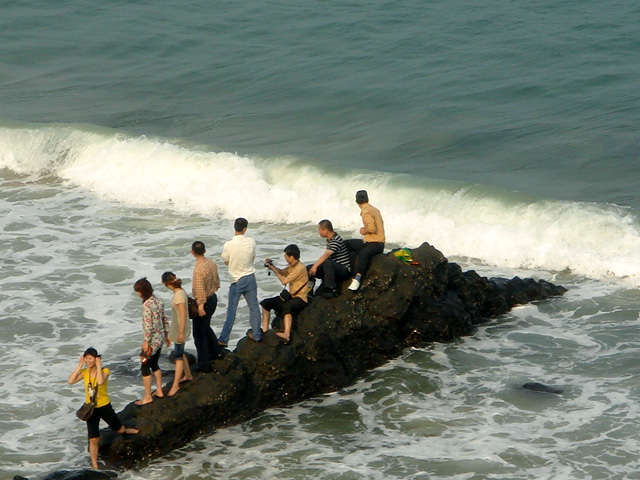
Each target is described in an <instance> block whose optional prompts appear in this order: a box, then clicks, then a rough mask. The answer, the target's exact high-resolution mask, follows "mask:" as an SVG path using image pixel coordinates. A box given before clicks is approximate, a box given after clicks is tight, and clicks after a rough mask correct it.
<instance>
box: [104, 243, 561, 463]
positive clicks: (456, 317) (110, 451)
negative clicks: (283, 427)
mask: <svg viewBox="0 0 640 480" xmlns="http://www.w3.org/2000/svg"><path fill="white" fill-rule="evenodd" d="M411 252H412V255H413V259H414V260H415V261H416V262H418V263H419V264H418V265H409V264H406V263H404V262H403V261H401V260H399V259H397V258H396V257H395V256H393V255H392V254H388V255H378V256H376V257H375V258H374V259H373V261H372V264H371V267H370V269H369V272H368V273H367V276H366V278H365V280H364V283H363V285H362V287H361V288H360V290H359V291H358V292H357V293H355V294H354V293H353V292H350V291H348V290H347V289H346V285H343V288H342V292H341V295H339V296H338V297H336V298H333V299H330V300H327V299H324V298H316V299H314V300H313V301H312V302H311V304H310V305H309V306H308V307H307V308H306V309H305V310H304V311H303V312H302V314H301V315H300V316H299V317H298V318H297V320H296V321H295V322H294V328H293V332H292V336H291V342H290V343H289V344H285V343H283V342H282V341H281V339H280V338H279V337H277V336H276V335H275V333H274V332H273V331H269V332H267V333H266V334H265V335H264V336H263V340H262V341H261V342H259V343H256V342H253V341H252V340H250V339H248V338H244V339H242V340H241V341H240V342H239V343H238V346H237V348H236V350H235V351H234V352H229V353H228V354H227V355H226V357H225V358H224V359H221V360H218V361H216V362H215V363H214V372H213V373H207V374H202V373H201V374H198V375H197V376H196V377H195V378H194V380H193V381H191V382H188V383H186V384H184V387H183V389H182V390H181V391H180V392H179V393H178V394H177V395H176V396H174V397H172V398H168V397H165V398H164V399H158V400H156V401H154V402H153V403H152V404H149V405H145V406H142V407H138V406H136V405H134V404H133V403H132V404H130V405H129V406H127V407H126V408H125V409H124V410H123V411H122V412H120V414H119V415H120V417H121V419H122V420H123V422H124V423H125V424H127V425H131V426H133V425H135V426H137V428H139V429H140V433H139V434H138V435H131V436H120V435H116V434H114V433H113V432H111V431H110V430H107V429H104V430H103V431H102V439H101V456H102V458H103V459H108V460H110V461H111V462H113V463H114V464H115V465H118V466H120V467H122V466H126V464H128V463H134V462H136V461H138V460H139V459H142V458H146V457H155V456H159V455H161V454H163V453H166V452H168V451H170V450H173V449H175V448H178V447H181V446H183V445H185V444H186V443H188V442H190V441H191V440H193V439H195V438H197V437H198V436H199V435H202V434H204V433H209V432H211V431H212V430H214V429H216V428H221V427H225V426H229V425H232V424H236V423H239V422H242V421H243V420H246V419H248V418H250V417H252V416H254V415H256V414H257V413H259V412H260V411H262V410H264V409H266V408H270V407H275V406H284V405H289V404H292V403H295V402H298V401H300V400H302V399H305V398H308V397H310V396H313V395H319V394H322V393H325V392H331V391H335V390H337V389H340V388H343V387H345V386H347V385H350V384H352V383H353V382H354V381H355V380H356V379H358V378H360V377H361V376H362V375H363V374H364V373H365V372H366V371H367V370H369V369H371V368H375V367H378V366H380V365H382V364H383V363H385V362H386V361H388V360H389V359H391V358H394V357H397V356H398V355H400V354H401V352H402V351H403V349H405V348H407V347H420V346H424V345H426V344H428V343H430V342H436V341H437V342H446V341H450V340H453V339H455V338H457V337H460V336H462V335H468V334H470V333H472V332H473V330H474V328H475V326H476V325H478V324H480V323H482V322H483V321H485V320H486V319H487V318H489V317H492V316H496V315H500V314H503V313H506V312H508V311H509V310H510V309H511V308H512V307H514V306H515V305H518V304H523V303H527V302H531V301H535V300H543V299H546V298H549V297H551V296H555V295H562V294H563V293H564V292H565V291H566V290H565V289H564V288H563V287H560V286H556V285H553V284H551V283H549V282H546V281H544V280H539V281H536V280H532V279H520V278H518V277H516V278H513V279H511V280H507V279H487V278H484V277H481V276H479V275H478V274H477V273H476V272H474V271H468V272H463V271H462V270H461V268H460V267H459V266H458V265H457V264H455V263H449V262H448V261H447V259H446V258H445V257H444V256H443V255H442V253H440V252H439V251H438V250H436V249H435V248H433V247H432V246H431V245H429V244H426V243H425V244H423V245H422V246H420V247H419V248H417V249H413V250H411ZM123 462H124V464H123Z"/></svg>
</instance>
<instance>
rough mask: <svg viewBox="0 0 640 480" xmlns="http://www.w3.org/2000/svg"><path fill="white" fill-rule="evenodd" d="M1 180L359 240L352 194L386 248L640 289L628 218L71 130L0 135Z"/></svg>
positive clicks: (484, 191) (637, 235)
mask: <svg viewBox="0 0 640 480" xmlns="http://www.w3.org/2000/svg"><path fill="white" fill-rule="evenodd" d="M0 168H6V169H9V170H11V171H13V172H15V173H18V174H21V175H28V176H33V177H36V178H39V177H44V176H51V175H53V176H55V177H57V178H60V179H62V180H64V181H65V182H66V183H67V184H68V185H70V186H74V187H79V188H81V189H84V190H86V191H89V192H92V193H93V194H96V195H98V196H100V197H103V198H107V199H111V200H115V201H118V202H122V203H123V204H125V205H127V206H133V207H138V206H139V207H158V208H172V209H174V210H176V211H178V212H185V213H196V214H200V215H203V216H210V217H214V218H222V219H233V218H235V217H237V216H245V217H247V218H249V219H250V220H251V221H252V222H264V223H271V224H295V223H301V224H311V225H313V224H315V222H317V221H318V220H320V219H322V218H329V219H331V220H332V221H333V223H334V225H335V226H336V228H337V229H338V230H339V231H341V232H343V234H344V235H348V236H352V235H357V230H358V227H359V226H360V219H359V216H358V210H357V207H356V205H355V203H354V192H355V191H356V190H359V189H367V190H368V191H369V195H370V198H371V202H372V204H374V205H376V206H377V207H378V208H380V209H381V211H382V213H383V216H384V219H385V227H386V231H387V242H388V244H389V246H403V245H406V246H417V245H419V244H420V243H422V242H423V241H428V242H429V243H431V244H433V245H436V246H437V247H438V248H440V249H441V250H442V251H443V253H444V254H445V255H447V256H460V257H468V258H475V259H479V260H481V261H483V262H486V263H487V264H489V265H496V266H504V267H508V268H525V269H544V270H548V271H558V272H560V271H567V272H571V273H574V274H577V275H580V276H587V277H591V278H613V279H620V278H623V279H625V280H627V281H630V282H631V283H632V284H634V285H637V284H638V282H639V281H640V228H639V222H638V218H637V217H636V215H635V213H634V212H633V211H632V210H630V209H625V208H622V207H618V206H615V205H610V204H595V203H582V202H567V201H555V200H549V199H540V198H533V197H530V196H527V195H525V194H521V193H517V192H507V191H503V190H498V189H492V188H489V187H486V186H481V185H471V184H459V183H454V182H449V181H441V180H435V179H430V178H416V177H411V176H407V175H397V174H390V173H384V172H373V171H362V170H360V171H355V170H349V169H346V168H345V169H344V170H342V171H337V170H333V171H332V170H329V169H326V168H323V167H322V166H318V165H313V164H311V163H309V162H305V161H302V160H300V159H296V158H268V159H265V158H249V157H246V156H242V155H238V154H235V153H230V152H211V151H207V150H206V149H203V148H200V147H195V146H185V145H182V144H180V143H179V142H170V141H166V140H161V139H150V138H146V137H131V136H127V135H124V134H121V133H116V132H113V131H111V130H104V129H102V130H101V129H98V128H96V127H90V126H74V125H44V126H36V125H12V126H9V127H6V126H5V127H2V128H0Z"/></svg>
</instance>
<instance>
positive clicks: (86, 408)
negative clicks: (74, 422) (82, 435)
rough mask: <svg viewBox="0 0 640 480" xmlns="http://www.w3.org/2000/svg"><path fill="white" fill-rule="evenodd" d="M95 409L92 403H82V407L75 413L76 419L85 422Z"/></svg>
mask: <svg viewBox="0 0 640 480" xmlns="http://www.w3.org/2000/svg"><path fill="white" fill-rule="evenodd" d="M95 408H96V406H95V404H94V403H83V404H82V406H81V407H80V408H79V409H78V411H77V412H76V417H78V418H79V419H80V420H82V421H84V422H86V421H87V420H89V419H90V418H91V415H93V410H94V409H95Z"/></svg>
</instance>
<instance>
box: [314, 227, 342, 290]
mask: <svg viewBox="0 0 640 480" xmlns="http://www.w3.org/2000/svg"><path fill="white" fill-rule="evenodd" d="M318 234H319V235H320V236H321V237H322V238H325V239H326V240H327V249H326V250H325V251H324V253H323V254H322V255H321V256H320V258H319V259H318V260H317V261H316V263H314V264H313V265H312V266H311V267H310V268H309V277H314V278H319V279H321V280H322V289H323V292H322V296H323V297H324V298H334V297H336V296H337V295H338V283H337V282H341V281H343V280H346V279H347V278H349V277H350V276H351V262H350V261H349V251H348V250H347V245H346V244H345V243H344V240H343V239H342V237H341V236H340V235H338V234H337V233H336V232H335V231H334V230H333V224H332V223H331V222H330V221H329V220H321V221H320V223H318Z"/></svg>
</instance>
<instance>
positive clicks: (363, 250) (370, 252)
mask: <svg viewBox="0 0 640 480" xmlns="http://www.w3.org/2000/svg"><path fill="white" fill-rule="evenodd" d="M356 203H357V204H358V206H359V207H360V216H361V217H362V224H363V227H362V228H361V229H360V235H362V236H363V242H362V243H361V244H360V245H359V246H358V247H357V248H356V251H357V252H358V253H357V255H356V262H355V266H354V271H355V273H356V276H355V277H354V279H353V280H352V281H351V285H349V290H352V291H354V292H355V291H356V290H358V289H359V288H360V284H361V283H362V278H363V277H364V274H365V273H367V270H368V268H369V263H370V262H371V258H372V257H373V256H374V255H377V254H379V253H382V252H383V251H384V241H385V236H384V222H383V221H382V215H381V214H380V210H378V209H377V208H376V207H374V206H373V205H371V204H370V203H369V195H368V194H367V191H366V190H358V191H357V192H356Z"/></svg>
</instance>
